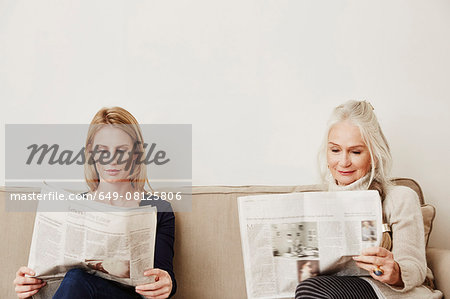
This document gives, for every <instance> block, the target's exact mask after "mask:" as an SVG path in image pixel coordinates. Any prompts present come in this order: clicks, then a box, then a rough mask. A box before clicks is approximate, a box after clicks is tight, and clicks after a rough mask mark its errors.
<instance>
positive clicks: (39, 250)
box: [28, 185, 157, 293]
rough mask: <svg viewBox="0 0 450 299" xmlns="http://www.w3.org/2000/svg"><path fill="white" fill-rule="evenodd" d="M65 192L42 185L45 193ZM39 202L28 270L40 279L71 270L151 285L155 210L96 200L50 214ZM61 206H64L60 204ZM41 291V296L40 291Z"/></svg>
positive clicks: (56, 277)
mask: <svg viewBox="0 0 450 299" xmlns="http://www.w3.org/2000/svg"><path fill="white" fill-rule="evenodd" d="M50 192H53V193H55V192H57V193H59V194H61V193H62V194H64V195H68V192H67V191H64V190H60V189H56V188H55V187H51V186H49V185H44V187H43V188H42V191H41V193H50ZM49 204H52V203H51V202H40V203H39V205H38V211H37V213H36V219H35V223H34V230H33V238H32V242H31V248H30V255H29V261H28V267H29V268H31V269H33V270H35V273H36V277H37V278H41V279H44V280H46V281H48V282H49V283H48V285H49V286H50V285H51V282H52V281H60V280H61V279H62V278H63V277H64V275H65V273H66V272H67V271H68V270H70V269H71V268H82V269H85V270H86V271H88V272H90V273H94V272H95V274H96V275H98V276H101V277H103V278H106V279H109V280H114V281H117V282H120V283H123V284H126V285H131V286H136V285H139V284H144V283H150V282H153V278H152V277H146V276H144V271H145V270H147V269H149V268H153V256H154V247H155V235H156V212H157V211H156V208H155V207H152V206H145V207H138V208H122V207H116V206H110V205H107V204H104V203H99V202H95V201H84V200H78V201H65V202H64V204H65V207H66V208H65V210H60V209H61V206H59V208H58V209H59V211H58V212H49V210H48V209H47V208H46V207H45V206H46V205H49ZM59 204H60V203H59ZM40 293H41V292H40Z"/></svg>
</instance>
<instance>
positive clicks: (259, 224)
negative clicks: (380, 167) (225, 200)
mask: <svg viewBox="0 0 450 299" xmlns="http://www.w3.org/2000/svg"><path fill="white" fill-rule="evenodd" d="M238 208H239V223H240V231H241V240H242V251H243V257H244V267H245V279H246V286H247V295H248V298H293V297H294V295H295V289H296V287H297V285H298V283H299V282H300V281H303V280H305V279H308V278H310V277H313V276H316V275H319V274H334V275H354V276H364V275H369V274H368V272H367V271H365V270H362V269H360V268H359V267H357V266H356V264H355V262H354V261H353V259H352V256H355V255H359V254H360V253H361V250H362V249H363V248H367V247H372V246H379V244H380V241H381V236H382V214H381V213H382V210H381V201H380V196H379V194H378V192H377V191H373V190H369V191H339V192H305V193H291V194H271V195H257V196H245V197H239V198H238Z"/></svg>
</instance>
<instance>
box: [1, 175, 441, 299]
mask: <svg viewBox="0 0 450 299" xmlns="http://www.w3.org/2000/svg"><path fill="white" fill-rule="evenodd" d="M397 183H398V184H402V185H407V186H409V187H411V188H413V189H414V190H415V191H416V192H417V193H418V194H419V197H420V198H421V200H422V203H423V195H422V191H421V190H420V187H419V186H418V185H417V184H416V183H415V182H414V181H412V180H408V179H398V180H397ZM317 190H320V186H317V185H312V186H236V187H216V186H208V187H193V192H192V193H193V200H192V212H179V213H176V239H175V260H174V268H175V274H176V278H177V282H178V291H177V294H176V296H175V298H188V299H189V298H196V299H197V298H198V299H201V298H233V299H235V298H246V290H245V277H244V265H243V260H242V250H241V240H240V232H239V222H238V213H237V200H236V199H237V197H238V196H245V195H254V194H271V193H289V192H302V191H317ZM0 195H1V198H2V200H4V197H5V192H4V191H2V192H0ZM429 217H432V216H429ZM0 221H1V226H2V234H1V242H2V247H1V257H2V263H1V264H2V266H3V267H2V268H3V271H2V272H1V279H0V281H1V283H2V286H1V291H0V298H7V299H8V298H15V293H14V288H13V285H12V280H13V278H14V275H15V271H16V270H17V269H18V267H19V266H21V265H25V264H26V263H27V258H28V249H29V245H30V242H31V234H32V228H33V221H34V214H33V213H6V212H5V211H4V207H2V208H1V217H0ZM442 237H446V236H442ZM427 258H428V263H429V266H430V268H432V270H433V272H434V274H435V278H436V281H435V282H436V285H437V287H438V288H439V289H440V290H442V291H443V293H444V294H446V295H447V296H448V297H450V269H449V266H450V250H448V249H437V248H428V249H427Z"/></svg>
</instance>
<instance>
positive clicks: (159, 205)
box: [139, 195, 173, 213]
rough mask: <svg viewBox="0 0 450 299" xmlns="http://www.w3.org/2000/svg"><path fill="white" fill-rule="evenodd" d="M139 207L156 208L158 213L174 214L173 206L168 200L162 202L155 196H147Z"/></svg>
mask: <svg viewBox="0 0 450 299" xmlns="http://www.w3.org/2000/svg"><path fill="white" fill-rule="evenodd" d="M139 206H141V207H142V206H152V207H156V210H157V211H158V212H170V213H172V212H173V209H172V205H171V204H170V202H168V201H167V200H162V199H161V198H160V197H158V196H155V195H149V196H146V197H145V198H144V199H142V200H141V202H140V204H139Z"/></svg>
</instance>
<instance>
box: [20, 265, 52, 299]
mask: <svg viewBox="0 0 450 299" xmlns="http://www.w3.org/2000/svg"><path fill="white" fill-rule="evenodd" d="M25 274H28V275H35V273H34V271H33V270H31V269H30V268H28V267H25V266H23V267H20V269H19V270H18V271H17V273H16V278H15V279H14V281H13V283H14V285H15V286H16V288H15V291H16V294H17V297H19V298H30V297H31V296H33V295H34V294H36V293H37V292H38V291H39V290H40V289H41V288H42V287H43V286H45V284H46V282H45V281H42V279H38V278H32V277H26V276H25Z"/></svg>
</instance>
